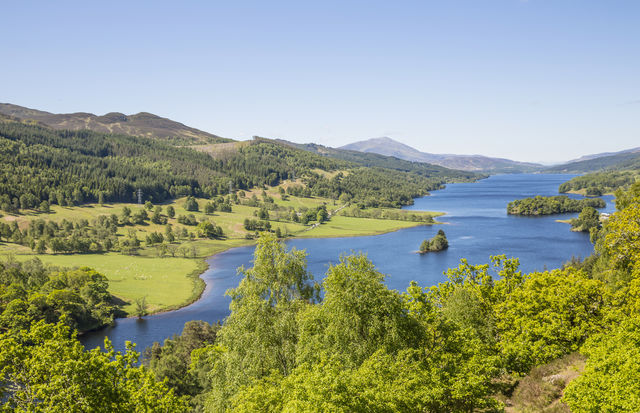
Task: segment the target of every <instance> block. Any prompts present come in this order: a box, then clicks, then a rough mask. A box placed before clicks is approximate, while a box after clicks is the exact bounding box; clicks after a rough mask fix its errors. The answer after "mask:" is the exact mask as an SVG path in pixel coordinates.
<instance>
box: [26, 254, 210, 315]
mask: <svg viewBox="0 0 640 413" xmlns="http://www.w3.org/2000/svg"><path fill="white" fill-rule="evenodd" d="M14 257H15V258H16V259H18V260H20V261H24V260H28V259H31V258H35V257H37V258H39V259H40V260H42V262H44V263H46V264H51V265H55V266H61V267H76V266H87V267H91V268H94V269H95V270H96V271H98V272H100V273H101V274H104V275H105V276H106V277H107V278H108V279H109V291H110V292H111V294H113V295H114V296H115V297H117V298H118V299H120V300H122V301H123V302H124V303H123V310H124V311H126V312H127V313H129V314H131V313H132V311H133V306H134V300H135V299H136V298H139V297H143V296H146V300H147V304H148V305H149V311H151V312H157V311H162V310H167V309H170V308H177V307H180V306H181V305H183V304H185V303H187V302H189V301H190V300H193V299H194V298H197V296H199V295H200V291H199V290H197V291H194V286H195V284H194V281H193V279H192V277H190V275H192V274H199V273H200V272H202V271H204V269H205V268H206V264H204V266H203V261H202V260H197V259H189V258H171V257H164V258H148V257H139V256H129V255H122V254H118V253H108V254H82V255H80V254H58V255H53V254H40V255H38V254H28V255H27V254H25V255H15V256H14Z"/></svg>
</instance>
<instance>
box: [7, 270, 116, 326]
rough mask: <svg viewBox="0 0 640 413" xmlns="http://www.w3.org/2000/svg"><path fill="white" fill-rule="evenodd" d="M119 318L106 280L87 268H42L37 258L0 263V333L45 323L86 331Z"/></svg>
mask: <svg viewBox="0 0 640 413" xmlns="http://www.w3.org/2000/svg"><path fill="white" fill-rule="evenodd" d="M116 314H120V315H122V314H121V312H119V311H118V309H117V307H116V306H115V305H114V304H113V303H112V300H111V294H109V291H108V280H107V278H106V277H105V276H104V275H102V274H99V273H97V272H96V271H94V270H92V269H90V268H86V267H85V268H80V269H76V270H69V269H58V268H55V267H45V266H44V265H43V264H42V262H41V261H40V260H38V259H37V258H35V259H33V260H31V261H26V262H24V263H20V262H17V261H13V260H11V259H9V260H7V261H4V262H0V331H2V332H10V331H18V330H22V329H25V328H29V326H30V325H31V323H34V322H36V321H40V320H42V321H44V322H46V323H57V322H58V321H60V320H63V321H64V323H65V324H67V325H68V326H69V327H72V328H74V329H76V330H78V331H88V330H92V329H95V328H99V327H103V326H105V325H108V324H110V323H111V322H113V318H114V316H115V315H116Z"/></svg>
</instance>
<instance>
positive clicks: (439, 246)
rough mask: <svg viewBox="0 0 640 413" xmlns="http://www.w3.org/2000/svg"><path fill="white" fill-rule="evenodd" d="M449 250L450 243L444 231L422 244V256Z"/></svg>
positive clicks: (439, 231)
mask: <svg viewBox="0 0 640 413" xmlns="http://www.w3.org/2000/svg"><path fill="white" fill-rule="evenodd" d="M447 248H449V241H448V240H447V236H446V235H445V233H444V231H443V230H441V229H440V230H438V233H437V234H436V236H435V237H433V238H431V239H426V240H424V241H422V244H420V251H419V252H420V254H426V253H427V252H437V251H442V250H446V249H447Z"/></svg>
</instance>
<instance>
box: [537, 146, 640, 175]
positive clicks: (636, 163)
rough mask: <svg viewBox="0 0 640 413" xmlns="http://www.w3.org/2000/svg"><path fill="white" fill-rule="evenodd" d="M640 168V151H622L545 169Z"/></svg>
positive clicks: (593, 169) (557, 171) (546, 170)
mask: <svg viewBox="0 0 640 413" xmlns="http://www.w3.org/2000/svg"><path fill="white" fill-rule="evenodd" d="M639 168H640V152H639V151H638V150H637V149H636V150H634V151H633V152H620V153H617V154H614V155H608V156H602V157H598V158H593V159H587V160H584V161H575V162H570V163H565V164H562V165H556V166H552V167H549V168H547V169H545V170H544V172H547V173H587V172H598V171H603V170H616V171H619V170H624V169H639Z"/></svg>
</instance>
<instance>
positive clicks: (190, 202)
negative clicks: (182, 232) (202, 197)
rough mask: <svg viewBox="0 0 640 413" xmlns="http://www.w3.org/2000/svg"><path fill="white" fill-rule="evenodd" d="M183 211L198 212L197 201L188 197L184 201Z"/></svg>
mask: <svg viewBox="0 0 640 413" xmlns="http://www.w3.org/2000/svg"><path fill="white" fill-rule="evenodd" d="M184 209H185V210H186V211H199V210H200V207H199V205H198V201H196V199H195V198H194V197H192V196H188V197H187V199H186V200H185V201H184Z"/></svg>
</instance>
